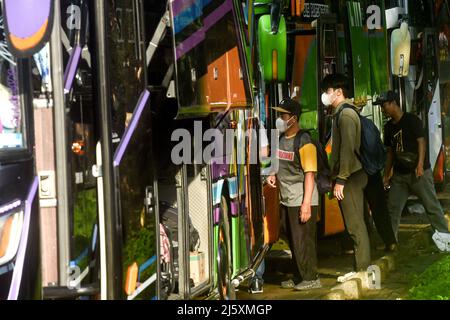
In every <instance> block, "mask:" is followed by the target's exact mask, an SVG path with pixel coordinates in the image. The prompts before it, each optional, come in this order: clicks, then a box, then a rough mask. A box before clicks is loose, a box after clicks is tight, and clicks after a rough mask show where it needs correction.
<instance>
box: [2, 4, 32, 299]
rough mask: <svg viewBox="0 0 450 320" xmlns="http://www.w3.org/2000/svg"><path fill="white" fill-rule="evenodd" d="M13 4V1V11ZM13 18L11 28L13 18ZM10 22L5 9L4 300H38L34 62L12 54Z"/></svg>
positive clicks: (3, 107) (3, 101) (3, 31)
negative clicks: (9, 36)
mask: <svg viewBox="0 0 450 320" xmlns="http://www.w3.org/2000/svg"><path fill="white" fill-rule="evenodd" d="M11 5H12V4H11V3H10V2H9V6H10V7H9V9H11ZM12 6H14V5H12ZM3 9H4V7H2V10H3ZM9 18H10V20H8V21H9V24H8V25H9V26H10V27H11V26H12V24H14V20H11V19H12V18H11V16H9ZM6 20H7V19H6V18H5V15H4V11H1V12H0V300H6V299H9V300H17V299H39V298H40V288H38V287H37V286H39V283H38V280H39V274H38V272H39V271H40V269H39V254H40V251H39V215H38V207H37V201H35V200H36V195H37V190H38V180H37V177H36V176H35V171H34V153H33V145H34V135H33V116H32V110H33V107H32V106H33V99H32V90H31V81H30V79H31V72H30V71H31V68H30V59H17V58H16V57H15V55H14V54H13V53H12V52H11V51H13V50H11V46H9V45H8V43H7V36H8V34H7V32H6V26H5V23H6ZM15 23H16V24H17V21H15ZM11 29H12V31H14V30H15V29H14V28H11ZM10 34H11V33H10ZM13 52H14V53H17V52H15V51H13Z"/></svg>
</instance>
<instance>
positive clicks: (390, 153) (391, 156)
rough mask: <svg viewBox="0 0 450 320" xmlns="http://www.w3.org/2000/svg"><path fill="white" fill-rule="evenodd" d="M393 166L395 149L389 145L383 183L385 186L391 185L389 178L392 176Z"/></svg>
mask: <svg viewBox="0 0 450 320" xmlns="http://www.w3.org/2000/svg"><path fill="white" fill-rule="evenodd" d="M393 166H394V151H392V148H391V147H387V155H386V165H385V167H384V179H383V184H384V187H385V188H387V187H388V186H389V180H390V179H391V177H392V167H393Z"/></svg>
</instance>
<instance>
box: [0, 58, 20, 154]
mask: <svg viewBox="0 0 450 320" xmlns="http://www.w3.org/2000/svg"><path fill="white" fill-rule="evenodd" d="M21 111H22V110H21V106H20V99H19V90H18V81H17V71H16V67H15V66H14V65H11V64H10V63H9V62H7V61H5V60H4V59H3V58H2V57H0V151H4V150H6V149H15V148H23V147H24V137H23V126H22V120H23V119H22V112H21Z"/></svg>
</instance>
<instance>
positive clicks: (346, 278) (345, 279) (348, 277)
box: [337, 271, 357, 283]
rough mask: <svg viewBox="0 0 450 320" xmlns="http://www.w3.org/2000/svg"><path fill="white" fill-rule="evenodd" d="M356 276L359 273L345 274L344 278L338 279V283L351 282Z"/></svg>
mask: <svg viewBox="0 0 450 320" xmlns="http://www.w3.org/2000/svg"><path fill="white" fill-rule="evenodd" d="M356 276H357V273H356V272H353V271H352V272H349V273H346V274H344V275H343V276H340V277H338V278H337V282H340V283H343V282H345V281H347V280H350V279H352V278H354V277H356Z"/></svg>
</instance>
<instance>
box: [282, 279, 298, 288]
mask: <svg viewBox="0 0 450 320" xmlns="http://www.w3.org/2000/svg"><path fill="white" fill-rule="evenodd" d="M281 287H282V288H283V289H293V288H294V287H295V283H294V281H293V280H292V279H289V280H286V281H283V282H282V283H281Z"/></svg>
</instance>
